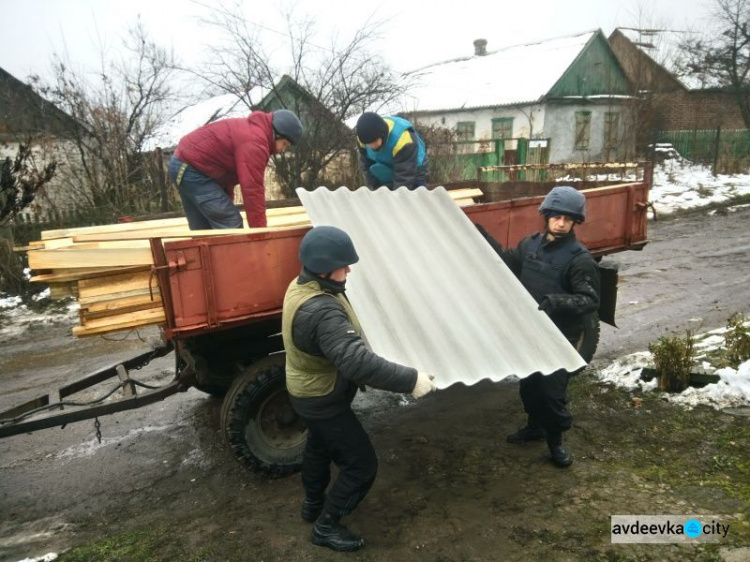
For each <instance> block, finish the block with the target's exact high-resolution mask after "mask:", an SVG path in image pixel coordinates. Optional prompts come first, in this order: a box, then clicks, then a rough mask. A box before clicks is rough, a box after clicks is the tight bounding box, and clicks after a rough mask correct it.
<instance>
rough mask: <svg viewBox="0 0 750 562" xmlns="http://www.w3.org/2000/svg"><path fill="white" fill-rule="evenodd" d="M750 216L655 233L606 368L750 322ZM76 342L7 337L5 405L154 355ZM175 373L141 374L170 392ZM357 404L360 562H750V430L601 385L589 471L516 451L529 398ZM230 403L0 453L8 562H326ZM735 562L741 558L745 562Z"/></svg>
mask: <svg viewBox="0 0 750 562" xmlns="http://www.w3.org/2000/svg"><path fill="white" fill-rule="evenodd" d="M749 220H750V210H745V211H739V212H737V213H734V214H729V215H727V216H715V217H711V218H705V217H698V216H694V217H688V218H682V219H679V220H672V221H663V222H658V223H656V224H652V225H651V233H650V237H651V243H650V244H649V245H648V246H647V247H646V248H645V249H644V250H643V251H642V252H630V253H626V254H621V255H619V256H617V258H618V261H620V262H621V263H622V264H623V269H622V271H621V292H620V302H619V306H618V312H619V325H620V329H619V330H614V329H605V330H604V331H603V333H602V343H601V347H600V352H599V354H598V356H597V359H596V361H595V366H596V365H599V366H602V365H604V364H606V363H607V361H608V360H610V359H612V358H614V357H616V356H619V355H622V354H624V353H628V352H633V351H639V350H643V349H645V348H646V346H647V344H648V342H650V341H653V340H655V339H656V338H657V337H658V336H660V335H663V334H664V333H665V332H667V331H671V330H677V331H682V330H684V329H685V328H686V327H695V326H696V325H697V324H701V323H702V326H703V328H704V329H709V328H715V327H719V326H722V325H724V324H725V322H726V319H727V318H728V317H729V315H730V314H731V313H733V312H735V311H743V312H746V313H747V312H750V259H749V257H750V256H749V255H748V254H749V253H750V252H749V250H750V244H749V243H748V242H747V234H746V231H747V229H746V225H747V224H748V221H749ZM68 334H69V327H64V326H63V327H59V326H58V327H53V328H49V327H47V328H44V329H41V330H39V331H37V332H35V333H30V334H27V335H26V336H25V337H24V338H23V339H18V338H16V339H13V340H11V341H5V342H0V409H4V408H7V407H9V406H10V405H13V404H16V403H18V402H19V401H20V400H22V399H26V398H31V397H33V396H35V395H36V394H40V393H42V392H43V391H44V390H45V389H46V388H49V387H50V386H54V385H55V384H58V383H59V381H62V380H70V379H71V378H76V377H78V376H80V375H82V374H85V373H86V372H87V371H89V370H91V369H94V368H96V367H100V366H101V365H102V364H103V363H108V362H114V361H116V360H118V359H121V358H123V357H127V356H129V355H131V354H132V353H133V352H134V350H136V349H140V348H142V347H143V343H142V342H140V341H138V340H136V339H132V338H131V339H127V340H125V341H122V342H117V343H116V342H106V341H103V340H100V339H94V340H75V339H73V338H72V337H71V336H69V335H68ZM171 368H172V364H171V358H170V357H167V358H164V359H160V360H158V361H155V362H154V363H152V364H151V365H149V366H148V367H147V368H145V369H143V371H142V372H141V373H140V376H141V378H144V379H147V380H154V381H164V380H167V379H168V377H169V376H170V369H171ZM367 394H368V400H367V403H362V404H360V408H361V410H362V417H363V420H364V422H365V424H366V426H367V427H368V429H369V431H370V432H371V435H372V438H373V442H374V444H375V447H376V450H377V451H378V454H379V459H380V470H379V475H378V480H377V482H376V484H375V486H374V488H373V490H372V492H371V493H370V495H369V496H368V498H367V499H366V500H365V502H364V503H363V504H362V506H361V507H360V508H359V509H358V510H357V511H356V512H355V513H354V514H353V515H352V516H350V517H349V518H348V524H349V525H350V526H351V527H352V528H353V529H355V530H357V531H359V532H361V533H362V534H363V535H364V536H365V538H366V540H367V543H368V544H367V546H366V548H365V549H363V550H362V551H360V552H359V553H356V554H352V555H348V557H349V559H351V560H373V561H375V560H393V561H397V560H398V561H400V560H407V559H408V560H425V561H428V560H429V561H435V560H439V561H453V560H456V561H458V560H500V559H502V560H602V561H604V560H608V561H609V560H682V559H691V560H722V559H725V560H732V559H734V560H747V559H750V549H748V550H742V548H743V547H750V524H749V523H748V518H749V517H750V462H749V461H748V457H747V451H748V450H750V419H748V418H742V417H737V416H732V415H728V414H723V413H720V412H716V411H714V410H710V409H708V408H699V409H697V410H694V411H692V412H686V411H685V410H683V409H681V408H679V407H675V406H673V405H671V404H668V403H666V402H663V401H660V400H658V399H656V398H653V397H649V396H645V397H643V398H644V400H643V402H642V404H640V405H638V404H637V403H634V402H633V400H632V395H630V394H628V393H625V392H622V391H619V390H617V389H612V388H608V387H605V386H602V385H600V384H598V383H597V382H596V380H595V378H594V377H593V375H592V374H584V375H581V376H579V377H577V378H576V379H575V380H574V382H573V383H572V385H571V403H572V410H573V413H574V416H575V425H574V429H573V430H572V431H571V432H570V433H569V436H568V441H569V443H570V446H571V448H572V450H573V452H574V455H575V459H576V462H575V464H574V465H573V467H572V468H571V469H569V470H558V469H555V468H554V467H552V466H551V465H549V464H548V463H547V461H546V459H545V455H544V447H543V446H541V445H538V444H536V445H530V446H526V447H518V446H512V445H509V444H507V443H506V442H505V439H504V436H505V435H506V434H507V433H509V432H511V431H512V430H514V429H515V428H516V427H517V425H518V424H519V423H520V422H521V421H522V408H521V404H520V401H519V399H518V387H517V385H516V384H511V383H506V384H502V383H501V384H488V383H480V384H478V385H476V386H474V387H471V388H466V387H453V388H450V389H447V390H445V391H441V392H440V393H437V394H436V395H433V396H431V397H429V398H427V399H425V400H424V401H422V402H420V403H418V404H415V405H411V406H399V405H398V401H397V400H396V399H394V397H393V396H392V395H384V396H382V397H381V399H374V398H373V396H374V394H373V393H370V392H368V393H367ZM218 410H219V402H218V401H217V400H214V399H211V398H208V397H207V396H205V395H203V394H201V393H200V392H197V391H195V390H190V391H188V392H187V393H185V394H181V395H178V396H175V397H171V398H169V399H167V400H166V401H164V402H162V403H159V404H155V405H152V406H149V407H146V408H141V409H139V410H134V411H131V412H124V413H120V414H116V415H114V416H109V417H107V418H102V419H101V422H102V443H101V444H99V443H98V442H97V441H96V439H95V437H94V426H93V423H92V422H80V423H76V424H71V425H70V426H68V427H66V428H65V429H64V430H60V429H50V430H45V431H42V432H37V433H35V434H30V435H23V436H16V437H11V438H8V439H4V440H0V560H8V561H16V560H20V559H22V558H24V557H27V556H38V555H41V554H44V553H46V552H50V551H55V552H61V551H62V550H63V549H66V548H70V547H73V546H75V547H78V548H77V549H75V550H73V551H72V552H71V554H69V555H65V556H63V557H62V560H92V561H93V560H133V561H139V562H140V561H143V560H195V561H198V560H212V561H214V560H215V561H219V560H232V561H235V560H240V561H241V560H266V561H271V560H331V559H332V558H333V557H334V555H332V554H331V553H330V551H327V550H325V549H320V548H317V547H314V546H312V545H311V544H310V543H309V541H308V539H307V537H308V533H309V526H308V525H306V524H305V523H303V522H302V521H301V519H300V518H299V516H298V506H299V502H300V499H301V486H300V484H299V480H298V477H296V476H293V477H290V478H287V479H283V480H273V481H269V480H265V479H263V478H260V477H257V476H255V475H252V474H249V473H246V472H244V471H243V469H241V468H240V467H239V465H238V464H237V463H236V462H235V461H234V459H233V458H232V457H231V456H230V454H229V452H228V451H227V450H226V449H225V448H224V445H223V443H222V440H221V435H220V433H219V424H218ZM656 513H666V514H696V513H704V514H706V513H710V514H716V515H717V516H719V517H720V519H721V521H722V522H724V523H730V525H731V532H730V534H729V535H728V537H727V538H726V539H724V540H723V541H722V542H721V543H719V544H717V545H711V546H700V547H692V546H691V547H681V546H674V545H668V546H667V545H665V546H658V545H657V546H648V545H612V544H611V542H610V535H609V521H610V516H611V515H612V514H656ZM733 557H734V558H733Z"/></svg>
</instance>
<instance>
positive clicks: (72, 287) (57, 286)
mask: <svg viewBox="0 0 750 562" xmlns="http://www.w3.org/2000/svg"><path fill="white" fill-rule="evenodd" d="M77 296H78V286H77V284H76V283H75V281H68V282H67V283H53V284H52V285H50V286H49V298H51V299H52V300H53V301H56V300H61V299H66V298H68V297H77Z"/></svg>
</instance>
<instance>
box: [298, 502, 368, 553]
mask: <svg viewBox="0 0 750 562" xmlns="http://www.w3.org/2000/svg"><path fill="white" fill-rule="evenodd" d="M311 538H312V542H313V544H316V545H318V546H327V547H328V548H330V549H331V550H337V551H339V552H351V551H353V550H359V549H360V548H362V547H363V546H364V545H365V541H364V540H363V539H362V538H361V537H358V536H357V535H355V534H354V533H352V532H351V531H350V530H349V529H347V528H346V527H344V526H343V525H342V524H340V523H339V518H338V517H336V516H335V515H331V514H330V513H328V512H327V511H324V512H323V513H322V514H321V516H320V517H319V518H318V520H317V521H316V522H315V525H313V529H312V537H311Z"/></svg>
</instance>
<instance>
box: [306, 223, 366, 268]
mask: <svg viewBox="0 0 750 562" xmlns="http://www.w3.org/2000/svg"><path fill="white" fill-rule="evenodd" d="M299 260H300V261H301V262H302V265H304V266H305V267H306V268H307V269H308V270H309V271H311V272H312V273H331V272H332V271H336V270H337V269H340V268H342V267H346V266H347V265H351V264H353V263H357V262H358V261H359V256H358V255H357V250H355V249H354V243H353V242H352V239H351V238H350V237H349V235H348V234H347V233H346V232H344V231H343V230H341V229H340V228H336V227H335V226H316V227H315V228H313V229H312V230H310V231H309V232H308V233H307V234H305V237H304V238H303V239H302V244H300V247H299Z"/></svg>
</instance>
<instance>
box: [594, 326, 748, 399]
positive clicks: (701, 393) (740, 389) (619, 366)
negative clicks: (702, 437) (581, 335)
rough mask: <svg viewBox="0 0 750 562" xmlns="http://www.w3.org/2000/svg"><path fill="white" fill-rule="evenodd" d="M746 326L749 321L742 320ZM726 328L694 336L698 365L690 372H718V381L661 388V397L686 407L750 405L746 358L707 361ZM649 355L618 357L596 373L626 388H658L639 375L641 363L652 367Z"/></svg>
mask: <svg viewBox="0 0 750 562" xmlns="http://www.w3.org/2000/svg"><path fill="white" fill-rule="evenodd" d="M745 326H747V327H750V321H748V322H746V323H745ZM725 332H726V328H719V329H718V330H712V331H710V332H706V333H705V334H699V335H696V336H694V337H695V340H696V343H695V346H694V347H695V352H696V358H697V360H698V361H700V365H699V366H697V367H695V368H694V369H693V372H703V373H706V374H714V375H718V376H719V382H717V383H713V384H707V385H706V386H704V387H703V388H693V387H689V388H687V389H686V390H685V391H683V392H680V393H668V392H662V393H661V396H662V398H663V399H665V400H668V401H670V402H673V403H675V404H681V405H683V406H686V407H688V408H692V407H694V406H697V405H698V404H706V405H709V406H712V407H714V408H716V409H723V408H730V407H736V406H750V360H749V361H745V362H744V363H742V364H741V365H739V366H738V367H737V368H736V369H733V368H731V367H724V368H722V369H715V368H714V367H713V366H712V365H711V363H710V362H709V361H707V360H706V359H707V357H706V353H708V352H709V351H711V350H714V349H719V348H721V347H722V346H723V345H724V333H725ZM653 365H654V360H653V355H652V354H651V353H650V352H648V351H639V352H637V353H631V354H630V355H626V356H625V357H621V358H619V359H617V360H616V361H614V362H613V363H612V364H611V365H608V366H607V367H606V368H604V369H602V370H601V371H599V372H598V373H597V376H598V377H599V379H600V380H601V381H603V382H608V383H611V384H614V385H616V386H619V387H622V388H626V389H628V390H642V391H658V387H657V380H656V379H652V380H650V381H649V382H645V381H643V380H642V379H641V372H642V370H643V368H644V367H653Z"/></svg>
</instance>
